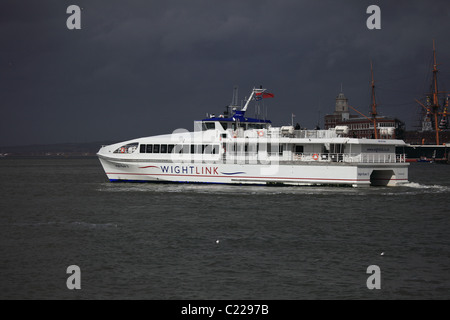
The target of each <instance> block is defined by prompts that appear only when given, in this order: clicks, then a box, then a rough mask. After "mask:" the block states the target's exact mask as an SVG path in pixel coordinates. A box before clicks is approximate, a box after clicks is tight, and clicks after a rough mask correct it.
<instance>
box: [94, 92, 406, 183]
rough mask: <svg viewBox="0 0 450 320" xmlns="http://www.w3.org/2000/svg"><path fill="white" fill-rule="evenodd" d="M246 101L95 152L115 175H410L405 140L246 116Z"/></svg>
mask: <svg viewBox="0 0 450 320" xmlns="http://www.w3.org/2000/svg"><path fill="white" fill-rule="evenodd" d="M271 97H273V94H271V93H268V92H267V91H266V89H262V88H258V89H253V90H252V92H251V95H250V97H249V98H248V99H247V100H246V103H245V105H244V107H242V108H240V107H233V108H232V110H230V111H229V112H225V113H224V114H223V115H220V116H217V117H216V116H215V115H210V116H209V117H207V118H206V119H203V120H200V121H195V122H194V129H195V130H194V131H193V132H188V131H186V130H176V131H174V132H173V133H172V134H166V135H158V136H152V137H144V138H138V139H133V140H129V141H125V142H120V143H116V144H112V145H108V146H103V147H102V148H101V149H100V150H99V152H98V154H97V155H98V157H99V159H100V162H101V164H102V166H103V168H104V170H105V173H106V175H107V177H108V179H109V180H110V181H113V182H118V181H134V182H156V181H159V182H184V183H193V182H198V183H225V184H257V185H349V186H354V187H359V186H378V185H384V186H396V185H399V184H404V183H407V182H408V165H409V163H407V162H405V155H404V154H396V153H395V152H396V151H395V150H396V146H403V145H405V143H404V142H403V141H402V140H395V139H357V138H351V137H348V136H347V133H348V128H347V127H336V128H333V129H329V130H301V129H299V128H298V127H297V128H296V127H294V126H282V127H274V126H272V123H271V121H270V120H267V119H261V118H262V117H259V118H249V117H246V115H245V113H246V111H247V108H248V106H249V103H250V102H251V101H255V100H256V101H258V100H261V99H264V98H271Z"/></svg>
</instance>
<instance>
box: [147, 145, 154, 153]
mask: <svg viewBox="0 0 450 320" xmlns="http://www.w3.org/2000/svg"><path fill="white" fill-rule="evenodd" d="M152 152H153V145H152V144H147V148H146V153H152Z"/></svg>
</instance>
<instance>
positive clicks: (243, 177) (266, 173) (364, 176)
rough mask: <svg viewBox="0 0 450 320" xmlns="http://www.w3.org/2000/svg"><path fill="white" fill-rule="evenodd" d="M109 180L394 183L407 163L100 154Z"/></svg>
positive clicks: (398, 181)
mask: <svg viewBox="0 0 450 320" xmlns="http://www.w3.org/2000/svg"><path fill="white" fill-rule="evenodd" d="M100 162H101V164H102V165H103V168H104V170H105V172H106V175H107V176H108V179H109V180H110V181H113V182H116V181H137V182H156V181H159V182H185V183H193V182H197V183H225V184H287V185H314V184H319V185H350V186H354V187H357V186H370V185H387V186H395V185H399V184H402V183H407V182H408V164H407V163H389V164H384V163H383V164H373V163H372V164H367V163H352V164H349V163H319V162H316V163H313V162H306V163H296V164H279V165H266V166H265V165H257V166H255V165H253V164H227V163H186V162H157V161H155V162H153V161H152V162H148V161H142V162H136V161H126V160H124V161H122V160H120V159H111V158H107V157H100Z"/></svg>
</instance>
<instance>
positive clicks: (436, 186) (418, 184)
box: [402, 182, 448, 190]
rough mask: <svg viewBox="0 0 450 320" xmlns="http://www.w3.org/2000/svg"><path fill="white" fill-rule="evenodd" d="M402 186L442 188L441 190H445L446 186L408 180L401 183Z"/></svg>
mask: <svg viewBox="0 0 450 320" xmlns="http://www.w3.org/2000/svg"><path fill="white" fill-rule="evenodd" d="M402 186H403V187H409V188H416V189H442V190H447V189H448V187H446V186H439V185H432V186H429V185H425V184H420V183H417V182H408V183H405V184H403V185H402Z"/></svg>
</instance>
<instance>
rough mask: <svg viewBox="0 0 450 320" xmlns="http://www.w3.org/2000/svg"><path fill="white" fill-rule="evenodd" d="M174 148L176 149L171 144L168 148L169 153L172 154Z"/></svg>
mask: <svg viewBox="0 0 450 320" xmlns="http://www.w3.org/2000/svg"><path fill="white" fill-rule="evenodd" d="M174 148H175V145H173V144H169V145H168V146H167V153H172V152H173V149H174Z"/></svg>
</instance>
